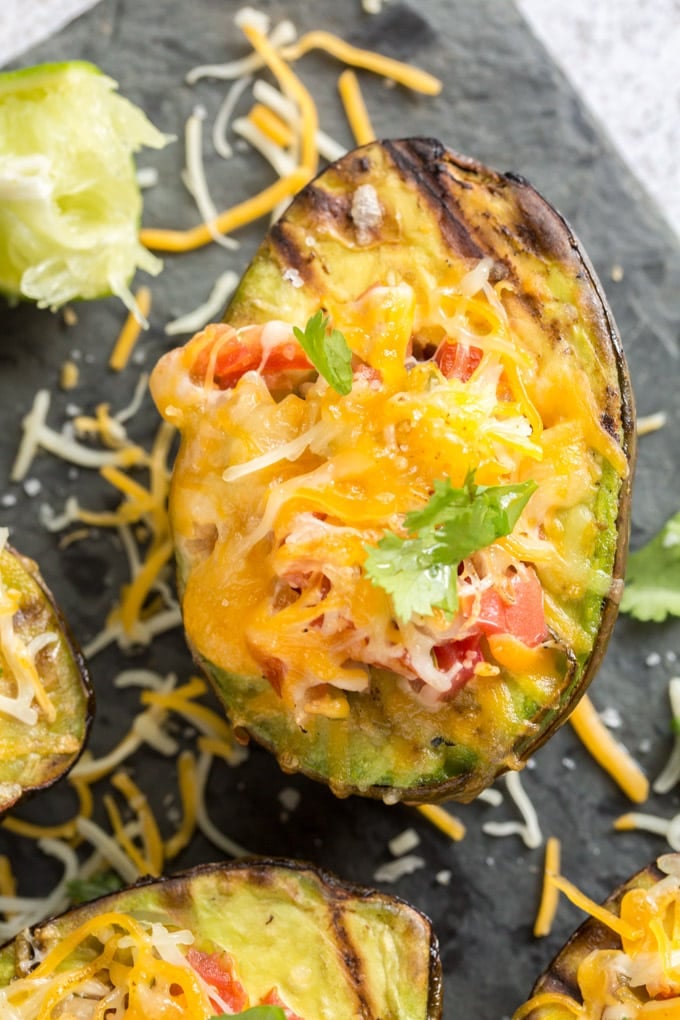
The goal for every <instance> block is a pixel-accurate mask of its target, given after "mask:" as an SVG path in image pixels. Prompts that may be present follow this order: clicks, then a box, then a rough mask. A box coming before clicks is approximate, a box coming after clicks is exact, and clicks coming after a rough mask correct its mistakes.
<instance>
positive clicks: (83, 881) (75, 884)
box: [66, 871, 123, 905]
mask: <svg viewBox="0 0 680 1020" xmlns="http://www.w3.org/2000/svg"><path fill="white" fill-rule="evenodd" d="M122 887H123V882H122V880H121V879H120V878H119V877H118V875H117V874H116V873H115V871H103V872H102V873H101V875H94V876H93V877H92V878H74V879H72V880H71V881H70V882H68V883H67V886H66V888H67V890H68V894H69V896H70V898H71V901H72V902H73V903H74V904H76V905H78V904H79V903H89V901H90V900H96V899H97V898H98V897H99V896H105V895H106V894H107V893H112V892H118V890H119V889H122Z"/></svg>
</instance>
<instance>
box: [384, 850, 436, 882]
mask: <svg viewBox="0 0 680 1020" xmlns="http://www.w3.org/2000/svg"><path fill="white" fill-rule="evenodd" d="M424 867H425V861H424V860H423V858H422V857H418V855H417V854H407V855H406V856H405V857H398V858H397V859H396V860H395V861H388V862H387V863H386V864H381V865H380V867H379V868H376V870H375V872H374V873H373V878H374V880H375V881H376V882H398V881H399V879H400V878H403V877H404V876H405V875H412V874H413V872H414V871H419V870H420V869H421V868H424Z"/></svg>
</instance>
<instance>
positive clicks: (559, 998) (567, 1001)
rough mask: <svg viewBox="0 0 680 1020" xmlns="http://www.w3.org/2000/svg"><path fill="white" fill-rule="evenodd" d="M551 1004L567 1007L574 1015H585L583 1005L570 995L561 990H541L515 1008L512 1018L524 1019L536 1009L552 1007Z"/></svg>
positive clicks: (514, 1019)
mask: <svg viewBox="0 0 680 1020" xmlns="http://www.w3.org/2000/svg"><path fill="white" fill-rule="evenodd" d="M551 1006H552V1007H555V1006H557V1007H558V1008H562V1009H565V1010H567V1011H568V1012H569V1013H573V1014H574V1016H582V1015H583V1007H582V1006H581V1005H580V1004H579V1003H578V1002H577V1001H576V999H572V998H571V997H570V996H569V995H563V994H562V993H561V992H539V994H538V995H534V996H533V997H532V998H531V999H529V1000H528V1002H524V1003H522V1005H521V1006H520V1007H519V1009H516V1010H515V1012H514V1013H513V1014H512V1020H524V1018H525V1017H527V1016H529V1015H530V1014H531V1013H533V1012H534V1010H535V1009H544V1008H545V1009H550V1007H551ZM549 1015H551V1014H549ZM558 1015H559V1014H558Z"/></svg>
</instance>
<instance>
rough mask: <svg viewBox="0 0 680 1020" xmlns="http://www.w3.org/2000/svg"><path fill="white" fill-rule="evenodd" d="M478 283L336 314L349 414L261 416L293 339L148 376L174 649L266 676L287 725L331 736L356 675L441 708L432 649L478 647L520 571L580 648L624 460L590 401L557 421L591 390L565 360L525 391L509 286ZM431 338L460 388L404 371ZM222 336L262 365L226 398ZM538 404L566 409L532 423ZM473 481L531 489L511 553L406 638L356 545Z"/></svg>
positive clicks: (401, 292)
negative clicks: (168, 457)
mask: <svg viewBox="0 0 680 1020" xmlns="http://www.w3.org/2000/svg"><path fill="white" fill-rule="evenodd" d="M489 270H490V260H483V261H482V262H481V263H479V264H477V265H474V266H473V267H472V269H471V271H470V272H469V273H468V274H467V276H465V277H463V279H462V280H460V279H459V280H458V281H457V282H455V281H451V282H449V281H447V282H446V283H445V284H444V285H442V286H440V287H439V289H437V290H436V291H435V292H434V293H428V294H427V295H417V294H416V293H415V291H414V289H413V288H412V287H411V286H409V285H408V284H406V283H395V284H393V285H390V286H387V285H378V286H374V287H372V288H370V289H369V290H368V291H366V292H365V294H364V295H363V296H362V297H360V298H359V299H357V300H356V301H354V302H351V303H349V304H346V305H342V306H338V307H334V308H332V309H329V310H330V312H331V316H332V322H333V325H334V327H336V328H338V329H340V330H341V331H342V332H343V333H344V335H345V337H346V339H347V341H348V343H349V345H350V347H351V349H352V351H353V354H354V356H355V371H354V381H353V386H352V390H351V392H350V393H349V394H348V395H346V396H339V395H338V393H336V392H335V390H334V389H332V388H331V387H330V386H329V385H328V384H327V383H326V381H325V380H324V379H322V378H320V377H319V378H317V379H316V380H313V375H314V373H313V372H312V373H311V374H310V373H308V375H307V378H308V380H309V381H307V382H305V383H303V384H302V385H300V386H298V390H297V392H292V393H288V395H285V396H283V397H281V395H280V394H279V399H275V397H274V396H273V395H272V392H270V388H269V387H270V385H271V387H272V388H273V389H275V388H276V386H277V384H278V383H279V382H281V378H280V373H278V375H277V373H275V372H273V371H272V372H271V373H270V374H268V368H267V364H268V361H269V358H270V357H271V356H272V354H273V353H275V352H276V351H280V350H286V351H288V352H291V351H292V352H293V355H294V351H295V347H296V341H295V339H294V337H293V334H292V330H291V327H290V326H289V325H288V324H286V323H269V324H267V325H266V326H264V327H246V328H245V329H243V330H241V331H239V335H238V337H237V335H236V333H235V332H234V330H232V329H231V327H228V326H212V327H208V328H207V329H206V330H205V331H204V332H203V333H201V334H199V335H198V336H197V337H196V338H194V340H193V341H192V342H191V343H190V344H188V345H187V346H186V347H185V348H183V349H180V350H177V351H174V352H170V354H168V355H166V356H165V358H163V359H162V361H161V362H160V363H159V365H158V366H157V367H156V369H155V371H154V374H153V377H152V392H153V394H154V397H155V400H156V403H157V405H158V407H159V409H160V411H161V413H162V414H163V415H164V417H166V418H167V419H168V420H169V421H171V422H172V423H173V424H175V425H177V426H178V427H179V429H180V431H181V432H182V439H183V443H182V449H181V451H180V455H179V457H178V461H177V463H176V467H175V476H174V482H173V492H174V498H173V509H172V513H173V526H174V532H175V537H176V540H177V543H178V545H179V549H180V555H181V557H182V559H183V560H184V564H183V566H184V568H185V569H186V570H187V577H186V590H185V594H184V605H183V610H184V622H185V626H186V629H187V632H188V635H189V639H190V641H191V643H192V644H193V645H194V647H195V648H197V649H198V650H199V652H200V653H201V654H202V655H203V656H205V657H206V658H207V659H209V660H211V661H212V662H214V663H218V664H223V665H224V666H225V668H228V669H230V670H231V671H233V672H235V673H239V674H242V675H253V674H256V675H257V674H261V673H264V674H265V675H266V676H268V677H269V679H270V680H271V682H272V685H273V686H274V689H275V690H277V691H278V692H279V693H280V695H281V697H282V699H283V701H284V704H285V705H286V707H288V708H289V709H292V710H293V711H294V712H295V714H296V717H297V718H298V719H299V720H300V719H301V718H302V717H303V716H304V715H305V714H307V713H313V714H322V715H326V716H328V717H331V718H345V717H346V716H347V715H348V713H349V704H348V697H351V696H352V695H353V694H356V693H360V692H365V691H367V690H368V688H369V685H370V674H369V672H368V670H367V667H368V666H377V667H380V668H383V669H387V670H390V671H391V672H392V673H393V674H395V676H398V677H400V678H401V681H400V683H405V684H406V687H407V688H409V685H410V687H411V688H412V693H413V694H414V696H415V695H417V696H418V697H419V698H420V700H421V701H422V703H423V704H424V705H430V706H432V707H436V705H437V703H438V700H439V699H440V697H441V696H442V695H446V694H447V693H449V692H451V690H452V685H453V684H454V681H455V679H456V677H457V676H460V673H461V669H462V668H463V666H462V664H461V663H460V662H459V661H456V662H454V663H453V664H452V665H451V666H450V667H448V668H444V667H440V666H439V665H438V662H437V661H436V658H435V654H434V650H435V648H437V647H439V646H441V645H442V644H445V643H446V642H447V641H450V640H452V639H461V638H464V637H466V636H467V635H468V634H470V633H471V632H474V624H475V613H478V612H479V608H478V606H479V600H480V599H481V593H482V592H483V591H484V589H485V588H488V587H490V586H492V587H494V588H496V589H497V590H499V591H501V592H505V594H504V596H503V597H504V598H507V597H508V596H507V591H506V589H507V580H505V581H504V578H505V579H507V576H508V574H509V573H510V574H521V573H522V571H523V570H526V568H525V567H524V566H523V564H527V563H528V564H532V565H533V566H534V567H535V568H536V570H537V571H538V574H539V576H540V578H541V581H542V584H543V588H544V596H545V608H546V615H547V616H548V619H549V623H550V626H551V629H552V630H553V632H554V633H555V634H556V635H557V637H558V638H560V639H561V640H562V641H564V642H565V643H566V644H568V645H570V646H571V647H574V646H578V645H579V643H580V644H581V645H584V644H586V645H587V643H588V641H591V640H592V638H591V637H589V636H588V635H587V634H586V633H583V632H582V625H581V621H580V616H579V613H580V603H581V600H582V599H583V598H584V597H585V596H586V595H587V594H588V593H589V592H592V591H593V590H597V588H598V586H600V587H602V588H603V589H604V588H605V583H606V579H605V577H604V575H603V576H602V577H601V576H600V575H599V574H598V572H597V571H594V570H593V568H592V566H591V563H592V558H593V553H594V550H595V548H596V542H597V537H598V524H597V521H596V519H595V512H594V502H595V498H596V494H597V487H598V483H599V481H600V479H601V475H602V463H603V455H604V454H606V456H607V457H608V459H610V460H611V461H612V462H613V463H614V464H615V465H616V466H617V468H619V467H621V457H622V454H621V450H620V448H619V446H618V444H617V443H616V441H615V440H613V439H612V437H611V436H609V435H608V434H607V433H606V432H604V430H603V429H602V427H601V425H600V423H599V420H598V417H597V413H596V411H595V399H594V397H593V395H592V393H590V390H589V389H588V392H586V393H585V394H582V395H581V397H580V398H579V400H578V401H575V402H574V403H573V405H572V406H571V407H570V408H565V407H564V406H563V401H562V400H561V395H562V393H563V392H564V388H565V386H568V387H569V388H570V389H571V388H572V386H573V387H574V388H577V387H580V388H583V387H584V386H585V387H586V388H588V383H587V379H586V376H585V373H584V372H583V371H582V369H579V368H578V366H575V365H574V364H573V362H574V361H575V359H573V358H569V357H566V358H564V357H559V356H558V355H557V354H553V356H552V357H547V356H544V357H543V360H542V362H541V366H540V386H538V383H537V380H538V379H539V366H538V361H537V357H536V356H535V355H534V354H533V353H532V351H531V350H530V349H529V348H524V347H522V346H520V344H519V343H518V341H517V338H516V337H515V336H513V333H512V331H511V325H510V321H509V317H508V315H507V312H506V309H505V306H504V303H503V285H502V284H500V285H498V286H497V287H492V286H491V285H490V284H489V282H488V277H489ZM433 330H434V331H436V335H437V337H438V341H437V342H439V340H441V339H442V338H444V337H446V338H448V340H450V341H451V342H454V343H456V344H457V345H458V347H459V349H460V351H462V352H463V353H464V354H465V356H467V354H466V352H468V351H469V349H470V348H471V347H473V348H475V349H477V350H478V351H479V361H478V364H477V365H476V367H473V370H472V371H471V374H469V376H466V377H462V378H458V377H457V376H456V375H455V374H451V375H450V376H449V377H446V376H445V375H444V374H443V373H442V371H441V370H440V368H439V367H438V365H437V363H436V362H435V361H434V360H432V359H431V358H430V359H422V358H419V357H417V356H416V355H418V354H421V352H420V351H419V350H418V337H419V336H422V335H431V334H432V331H433ZM428 331H429V332H428ZM235 339H236V340H239V339H240V340H241V341H242V342H243V343H245V344H252V345H253V350H260V351H262V354H261V356H260V355H258V356H257V357H256V358H255V360H254V362H253V367H252V370H250V371H246V372H245V374H243V375H242V377H241V378H240V379H239V381H238V382H236V384H235V385H234V386H233V388H232V389H226V390H224V389H221V388H220V386H219V385H217V383H216V382H215V380H216V379H217V381H218V382H219V379H220V373H221V372H224V371H225V369H224V367H221V366H222V361H221V360H220V359H221V358H223V356H224V351H227V350H228V349H229V344H230V343H232V342H233V341H234V340H235ZM414 351H415V354H414ZM258 361H259V364H258ZM227 367H228V366H227ZM570 372H571V373H572V374H573V378H571V380H570V381H569V382H567V381H566V380H567V379H569V373H570ZM268 384H269V385H268ZM539 390H540V392H539ZM537 398H538V399H540V401H541V403H542V404H543V405H545V403H546V401H547V400H548V399H549V400H551V401H552V402H553V403H554V404H555V405H556V407H557V406H559V407H560V412H559V413H557V410H556V409H555V411H554V412H553V415H552V419H551V420H546V415H545V414H543V413H539V410H538V407H537ZM596 433H597V436H598V438H597V442H596V443H593V441H592V437H593V435H595V434H596ZM470 470H474V471H475V480H476V482H477V483H478V484H480V485H497V484H509V483H513V482H518V481H522V480H524V479H527V478H533V479H534V480H535V481H536V482H537V483H538V490H537V491H536V493H535V494H534V495H533V496H532V498H531V500H530V501H529V503H528V505H527V507H526V509H525V511H524V513H523V514H522V517H521V518H520V521H519V523H518V525H517V526H516V528H515V530H514V532H513V533H512V535H511V536H509V537H508V538H506V539H501V540H499V541H497V542H496V543H494V544H493V545H492V546H490V547H488V548H487V549H485V550H483V551H482V552H480V553H479V554H475V555H474V556H472V557H471V558H470V559H469V561H468V560H466V561H465V563H464V565H463V571H462V573H461V577H460V579H459V594H461V595H462V594H465V595H466V596H467V597H466V599H465V600H461V602H463V601H465V602H466V604H467V605H468V606H469V605H470V603H471V604H472V609H471V610H470V609H468V610H466V611H464V610H463V609H462V610H461V611H460V612H459V613H457V614H456V615H455V616H454V618H453V620H449V619H447V618H446V617H445V615H444V614H443V613H441V612H440V611H438V610H434V611H433V612H432V615H430V616H427V617H420V616H418V617H413V618H412V619H411V620H409V621H408V622H407V623H399V622H398V621H397V620H395V617H394V612H393V607H392V603H391V599H390V597H389V596H388V595H387V593H386V592H385V591H384V590H383V589H381V588H379V587H377V586H376V585H374V584H373V583H372V581H371V580H370V578H369V577H368V576H367V575H366V574H365V572H364V570H363V563H364V560H365V557H366V545H367V544H368V545H371V544H375V543H376V542H378V540H379V539H380V538H381V536H382V535H383V534H385V532H387V531H396V532H397V533H401V530H402V522H403V516H404V514H406V513H407V512H409V511H411V510H414V509H416V508H419V507H422V506H423V505H424V504H425V503H426V502H427V500H428V499H429V497H430V495H431V493H432V490H433V483H434V480H436V479H440V478H449V479H450V481H451V484H452V485H453V486H454V487H460V486H462V485H463V484H464V480H465V477H466V474H467V473H468V471H470ZM623 470H625V459H624V465H623ZM504 586H505V587H504ZM470 595H472V598H470V597H469V596H470ZM475 607H477V608H476V609H475ZM574 632H576V638H575V633H574ZM507 651H508V646H507V642H506V644H505V645H504V646H503V653H502V654H505V655H507ZM545 652H546V654H545V656H544V657H543V658H541V657H540V656H535V657H534V658H535V659H536V662H537V663H538V667H537V668H539V671H540V673H541V676H543V677H544V678H545V677H546V676H548V677H549V676H551V675H553V674H555V669H556V667H555V655H554V651H553V650H551V649H550V648H548V649H546V650H545ZM501 657H502V656H501ZM543 659H545V661H543ZM539 660H540V661H539ZM472 665H474V664H472ZM489 665H491V667H492V668H491V669H489V668H488V667H489ZM499 668H500V667H498V666H497V667H494V666H493V663H491V664H489V663H482V664H481V665H480V668H479V669H478V670H477V671H478V672H483V673H485V674H489V675H494V674H497V673H498V672H499Z"/></svg>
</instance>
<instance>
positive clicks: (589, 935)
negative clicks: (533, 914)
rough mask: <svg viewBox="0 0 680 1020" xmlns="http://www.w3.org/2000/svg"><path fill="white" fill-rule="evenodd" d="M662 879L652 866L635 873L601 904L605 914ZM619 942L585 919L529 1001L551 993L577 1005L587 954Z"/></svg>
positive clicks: (535, 1016) (535, 1017)
mask: <svg viewBox="0 0 680 1020" xmlns="http://www.w3.org/2000/svg"><path fill="white" fill-rule="evenodd" d="M662 878H665V874H664V872H662V871H661V870H660V869H659V868H658V867H657V865H656V864H655V863H652V864H649V865H648V866H647V867H646V868H642V869H641V870H640V871H638V872H636V873H635V874H634V875H633V876H632V877H631V878H629V879H628V880H627V881H626V882H624V883H623V884H622V885H620V886H618V887H617V888H616V889H615V890H614V891H613V892H612V893H611V895H610V896H608V897H607V899H606V900H605V901H604V903H603V904H602V906H603V907H606V909H607V910H611V911H612V913H614V914H618V913H619V912H620V908H621V900H622V899H623V897H624V896H625V895H626V893H627V892H629V891H630V890H631V889H651V888H652V886H654V885H656V883H657V882H660V881H661V879H662ZM620 948H621V939H620V938H619V936H618V935H617V934H616V933H615V932H613V931H612V930H611V928H607V926H606V925H604V924H602V923H601V922H600V921H597V920H596V919H595V918H594V917H590V918H588V920H587V921H584V922H583V924H582V925H580V926H579V927H578V928H577V929H576V931H575V932H574V934H573V935H571V937H570V938H569V939H568V940H567V942H566V943H565V944H564V946H563V947H562V949H560V951H559V953H558V954H557V956H555V958H554V959H553V960H552V962H551V963H550V964H549V965H548V966H547V967H546V969H545V970H544V972H543V973H542V974H541V976H540V977H539V978H538V980H537V981H536V984H535V985H534V987H533V989H532V992H531V997H532V998H533V996H534V995H539V994H540V993H541V992H553V993H557V994H560V995H568V996H570V997H571V998H573V999H575V1000H576V1001H577V1002H580V1001H581V994H580V992H579V986H578V977H577V975H578V968H579V965H580V964H581V962H582V961H583V960H584V959H585V958H586V956H588V954H589V953H591V952H593V950H596V949H620ZM550 1015H551V1014H550V1010H549V1009H548V1008H547V1007H546V1008H543V1009H540V1008H539V1009H535V1010H532V1012H531V1013H529V1014H528V1015H527V1017H526V1020H550Z"/></svg>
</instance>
